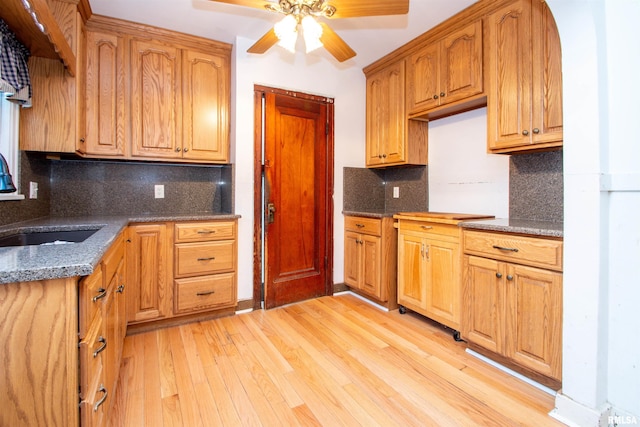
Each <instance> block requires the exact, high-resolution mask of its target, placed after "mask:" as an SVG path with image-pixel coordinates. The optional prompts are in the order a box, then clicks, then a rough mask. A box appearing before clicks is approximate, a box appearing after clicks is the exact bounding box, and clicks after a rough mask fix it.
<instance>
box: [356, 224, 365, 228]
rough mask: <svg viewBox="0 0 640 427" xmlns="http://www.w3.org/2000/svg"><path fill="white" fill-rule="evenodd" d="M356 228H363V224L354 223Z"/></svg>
mask: <svg viewBox="0 0 640 427" xmlns="http://www.w3.org/2000/svg"><path fill="white" fill-rule="evenodd" d="M356 227H358V228H362V227H364V224H359V223H356Z"/></svg>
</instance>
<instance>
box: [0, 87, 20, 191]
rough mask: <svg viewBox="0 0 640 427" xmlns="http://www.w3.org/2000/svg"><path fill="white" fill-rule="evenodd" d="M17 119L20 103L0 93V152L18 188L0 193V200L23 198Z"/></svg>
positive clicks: (18, 118)
mask: <svg viewBox="0 0 640 427" xmlns="http://www.w3.org/2000/svg"><path fill="white" fill-rule="evenodd" d="M19 120H20V105H18V104H16V103H15V102H9V101H7V99H6V97H5V95H4V94H2V93H0V153H2V155H3V156H4V158H5V159H6V160H7V164H8V165H9V170H10V171H11V176H12V178H13V183H14V184H15V186H16V188H17V189H18V191H17V192H16V193H4V194H2V193H0V201H2V200H21V199H24V195H22V194H20V190H21V188H20V167H19V166H20V155H19V154H20V152H19V147H18V124H19Z"/></svg>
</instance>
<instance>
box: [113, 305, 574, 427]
mask: <svg viewBox="0 0 640 427" xmlns="http://www.w3.org/2000/svg"><path fill="white" fill-rule="evenodd" d="M464 349H465V347H464V343H458V342H455V341H454V340H453V339H452V338H451V335H450V334H449V333H448V332H446V331H444V330H443V329H442V328H441V327H438V326H437V325H436V324H434V323H432V322H430V321H428V320H425V319H424V318H423V317H421V316H418V315H416V314H412V313H407V314H405V315H401V314H399V313H398V311H397V310H395V311H392V312H384V311H381V310H379V309H377V308H376V307H373V306H371V305H370V304H368V303H366V302H364V301H362V300H360V299H358V298H356V297H354V296H352V295H350V294H345V295H339V296H334V297H323V298H319V299H315V300H309V301H304V302H302V303H298V304H294V305H290V306H286V307H281V308H277V309H273V310H268V311H262V310H261V311H254V312H251V313H245V314H239V315H235V316H231V317H226V318H222V319H216V320H210V321H206V322H201V323H193V324H188V325H183V326H179V327H173V328H169V329H161V330H157V331H153V332H147V333H143V334H139V335H133V336H128V337H127V338H126V340H125V344H124V351H123V362H122V367H121V372H120V379H119V384H118V390H117V396H116V402H115V410H114V412H115V415H114V417H112V419H111V420H110V421H111V423H110V424H111V425H112V426H135V427H140V426H153V427H162V426H185V427H191V426H221V425H225V426H236V425H238V426H239V425H243V426H295V425H301V426H312V425H322V426H338V425H344V426H359V425H361V426H367V427H368V426H376V425H379V426H396V425H397V426H478V425H483V426H512V425H523V426H546V425H562V424H560V423H558V422H556V421H555V420H553V419H552V418H550V417H549V416H548V415H547V413H548V412H549V411H550V410H551V409H552V408H553V405H554V399H553V397H552V396H550V395H548V394H546V393H544V392H542V391H540V390H538V389H536V388H534V387H532V386H531V385H528V384H526V383H524V382H522V381H520V380H518V379H516V378H513V377H511V376H509V375H507V374H505V373H503V372H501V371H499V370H497V369H495V368H494V367H491V366H489V365H487V364H485V363H484V362H482V361H480V360H478V359H476V358H475V357H473V356H470V355H469V354H467V353H465V351H464Z"/></svg>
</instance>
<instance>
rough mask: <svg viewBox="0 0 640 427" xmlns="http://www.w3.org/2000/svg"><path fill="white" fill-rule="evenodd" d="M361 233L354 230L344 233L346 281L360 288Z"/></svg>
mask: <svg viewBox="0 0 640 427" xmlns="http://www.w3.org/2000/svg"><path fill="white" fill-rule="evenodd" d="M361 254H362V251H361V250H360V234H358V233H354V232H352V231H346V232H345V233H344V282H345V283H346V284H347V285H349V286H352V287H354V288H358V289H359V288H360V275H361V273H360V268H361V266H362V261H361V259H360V257H361Z"/></svg>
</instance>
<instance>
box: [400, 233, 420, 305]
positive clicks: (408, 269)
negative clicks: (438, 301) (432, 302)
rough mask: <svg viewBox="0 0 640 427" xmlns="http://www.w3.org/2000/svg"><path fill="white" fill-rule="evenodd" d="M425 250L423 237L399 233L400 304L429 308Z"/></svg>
mask: <svg viewBox="0 0 640 427" xmlns="http://www.w3.org/2000/svg"><path fill="white" fill-rule="evenodd" d="M425 248H426V245H425V243H424V240H423V239H422V238H421V237H419V236H416V235H413V234H408V233H403V232H402V231H400V232H399V233H398V304H403V305H407V306H409V307H410V308H411V306H413V307H415V308H419V309H425V308H426V307H427V302H426V298H427V291H426V285H425V280H426V271H425V270H426V265H425V264H426V260H425Z"/></svg>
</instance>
